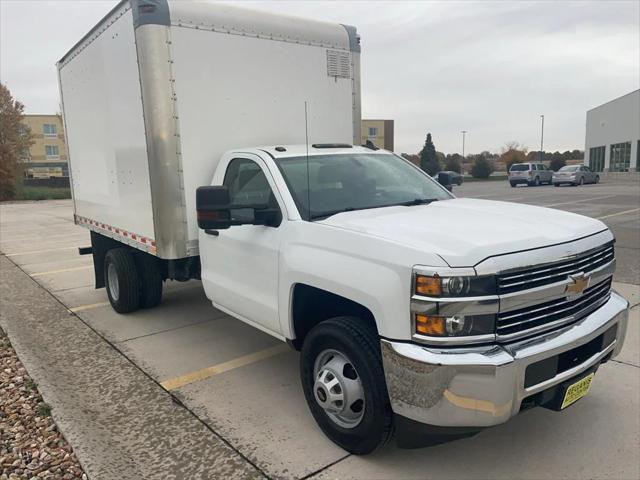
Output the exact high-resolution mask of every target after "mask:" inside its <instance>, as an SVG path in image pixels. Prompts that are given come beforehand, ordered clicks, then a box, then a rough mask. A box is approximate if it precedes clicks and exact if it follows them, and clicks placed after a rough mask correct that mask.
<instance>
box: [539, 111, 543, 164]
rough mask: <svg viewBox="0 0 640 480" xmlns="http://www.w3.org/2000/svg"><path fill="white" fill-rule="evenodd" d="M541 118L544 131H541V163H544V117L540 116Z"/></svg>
mask: <svg viewBox="0 0 640 480" xmlns="http://www.w3.org/2000/svg"><path fill="white" fill-rule="evenodd" d="M540 118H541V119H542V130H541V131H540V163H542V160H543V159H544V154H543V153H542V151H543V149H544V115H540Z"/></svg>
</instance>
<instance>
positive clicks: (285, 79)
mask: <svg viewBox="0 0 640 480" xmlns="http://www.w3.org/2000/svg"><path fill="white" fill-rule="evenodd" d="M334 27H335V28H336V29H337V31H338V32H339V34H340V35H342V36H343V38H344V42H345V44H346V45H347V48H346V49H337V48H335V47H334V48H327V47H322V46H315V45H308V44H307V45H303V44H298V43H291V42H285V41H277V40H270V39H263V38H256V37H249V36H242V35H234V34H227V33H218V32H213V31H210V30H209V31H206V30H203V29H197V30H196V29H194V28H187V27H176V26H172V27H171V50H172V59H173V70H174V75H175V91H176V96H177V100H176V103H177V110H178V117H179V123H180V142H181V148H180V151H181V154H182V155H181V156H182V167H183V172H184V173H183V175H184V188H185V202H186V207H187V224H188V239H189V243H190V245H197V243H196V242H197V238H198V227H197V220H196V208H195V191H196V188H197V187H199V186H201V185H208V184H209V182H210V181H211V178H212V177H213V173H214V170H215V167H216V164H217V161H218V159H219V158H220V156H221V154H222V153H223V152H225V151H226V150H230V149H238V148H240V147H243V146H246V147H250V146H252V145H253V146H256V145H278V144H301V143H305V105H304V104H305V101H306V102H307V110H308V130H309V141H310V143H325V142H326V143H330V142H341V143H351V142H352V141H353V123H354V122H353V112H354V108H353V79H352V68H351V63H350V62H351V52H350V51H349V49H348V35H347V31H346V30H345V29H344V28H343V27H342V26H341V25H335V26H334ZM335 62H338V63H337V64H335ZM340 62H342V64H340ZM328 69H333V70H330V73H336V72H337V73H338V75H329V70H328ZM334 70H335V71H334ZM358 83H359V80H358ZM358 122H359V119H358ZM190 250H192V249H191V248H190Z"/></svg>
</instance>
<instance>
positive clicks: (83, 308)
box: [69, 302, 109, 313]
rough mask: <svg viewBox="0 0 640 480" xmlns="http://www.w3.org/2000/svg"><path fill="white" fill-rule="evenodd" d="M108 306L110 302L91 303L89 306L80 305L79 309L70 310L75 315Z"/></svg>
mask: <svg viewBox="0 0 640 480" xmlns="http://www.w3.org/2000/svg"><path fill="white" fill-rule="evenodd" d="M107 305H109V302H99V303H90V304H88V305H79V306H77V307H72V308H70V309H69V311H70V312H73V313H78V312H83V311H85V310H91V309H92V308H99V307H106V306H107Z"/></svg>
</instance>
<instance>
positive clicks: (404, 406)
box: [381, 291, 629, 427]
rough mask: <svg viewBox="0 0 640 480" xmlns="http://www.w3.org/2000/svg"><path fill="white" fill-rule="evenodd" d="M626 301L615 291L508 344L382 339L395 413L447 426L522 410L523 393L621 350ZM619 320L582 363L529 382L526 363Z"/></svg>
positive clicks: (493, 421) (499, 418)
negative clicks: (562, 322) (437, 344)
mask: <svg viewBox="0 0 640 480" xmlns="http://www.w3.org/2000/svg"><path fill="white" fill-rule="evenodd" d="M628 308H629V303H628V302H627V301H626V300H625V299H624V298H622V297H621V296H620V295H618V294H617V293H615V292H613V291H612V292H611V298H610V299H609V301H608V302H607V303H605V304H604V305H603V306H602V307H600V308H599V309H598V310H596V311H595V312H593V313H592V314H590V315H588V316H587V317H585V318H584V319H582V320H581V321H579V322H578V323H575V324H573V325H570V326H568V327H565V328H562V329H560V330H556V331H552V332H547V333H545V334H542V335H539V336H537V337H534V338H531V339H528V340H523V341H520V342H516V343H512V344H508V345H491V346H482V347H480V346H478V347H473V348H464V349H461V348H455V349H454V348H431V347H424V346H420V345H416V344H411V343H399V342H392V341H387V340H381V348H382V359H383V364H384V371H385V377H386V381H387V389H388V391H389V396H390V399H391V406H392V408H393V411H394V412H395V413H396V414H399V415H402V416H404V417H406V418H409V419H411V420H415V421H417V422H421V423H425V424H429V425H434V426H443V427H488V426H491V425H497V424H500V423H504V422H506V421H507V420H508V419H509V418H511V417H512V416H514V415H516V414H517V413H518V412H519V411H520V405H521V403H522V400H523V399H525V398H527V397H530V396H532V395H535V394H536V393H538V392H541V391H543V390H546V389H548V388H550V387H552V386H554V385H557V384H558V383H561V382H563V381H565V380H567V379H569V378H571V377H574V376H576V375H579V374H580V373H582V372H584V371H585V370H588V369H589V368H592V367H593V366H595V365H597V364H598V363H599V362H600V361H602V359H603V358H605V357H606V356H607V355H609V353H612V355H611V356H612V357H614V356H616V355H617V354H618V353H620V350H621V349H622V345H623V343H624V338H625V336H626V332H627V319H628ZM616 323H617V324H618V329H617V335H616V339H615V340H614V341H613V342H612V343H611V344H610V345H608V346H607V347H605V348H604V349H603V350H602V351H600V352H598V353H596V354H594V355H593V356H591V357H590V358H588V359H587V360H585V361H584V362H583V363H581V364H579V365H576V366H575V367H573V368H570V369H569V370H567V371H564V372H562V373H559V374H557V375H556V376H555V377H553V378H550V379H549V380H546V381H544V382H542V383H539V384H536V385H532V386H530V387H526V388H525V383H524V379H525V373H526V369H527V366H529V365H531V364H532V363H536V362H539V361H541V360H544V359H545V358H548V357H551V356H554V355H558V354H560V353H563V352H565V351H567V350H571V349H573V348H576V347H579V346H581V345H584V344H586V343H588V342H589V341H591V340H593V339H594V338H596V337H598V336H599V335H601V334H602V333H604V332H605V331H607V330H608V329H609V328H611V327H612V326H613V325H615V324H616Z"/></svg>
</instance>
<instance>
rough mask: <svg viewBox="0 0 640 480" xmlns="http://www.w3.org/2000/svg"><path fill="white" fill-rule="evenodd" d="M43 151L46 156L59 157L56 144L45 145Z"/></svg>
mask: <svg viewBox="0 0 640 480" xmlns="http://www.w3.org/2000/svg"><path fill="white" fill-rule="evenodd" d="M44 151H45V154H46V155H47V158H60V152H59V150H58V146H57V145H45V146H44Z"/></svg>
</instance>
